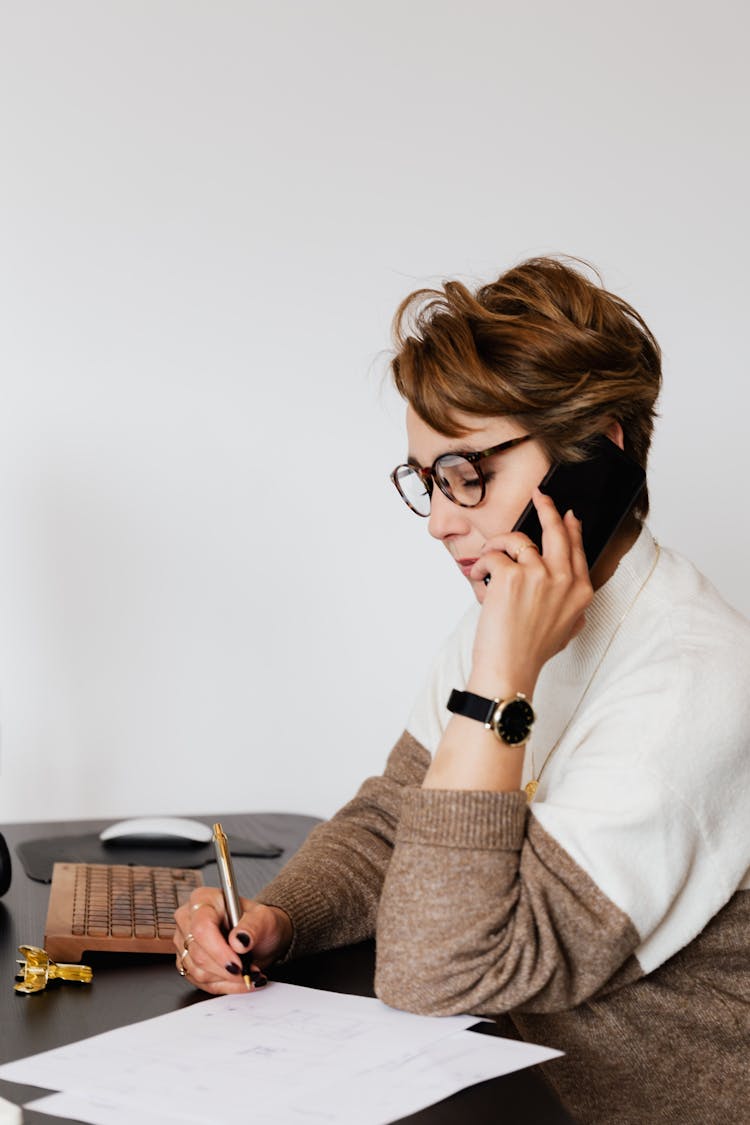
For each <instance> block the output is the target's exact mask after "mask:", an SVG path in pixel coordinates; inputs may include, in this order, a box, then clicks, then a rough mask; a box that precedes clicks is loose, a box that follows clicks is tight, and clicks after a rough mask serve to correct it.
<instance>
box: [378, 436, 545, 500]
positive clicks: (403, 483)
mask: <svg viewBox="0 0 750 1125" xmlns="http://www.w3.org/2000/svg"><path fill="white" fill-rule="evenodd" d="M533 436H534V435H533V434H524V435H523V436H522V437H516V438H511V439H510V441H501V442H500V444H499V445H492V446H490V448H489V449H483V450H482V452H481V453H442V454H441V455H440V456H439V457H436V458H435V460H434V461H433V462H432V464H431V465H430V466H429V468H427V469H420V468H419V467H418V466H417V465H408V464H407V465H397V466H396V468H395V469H394V470H393V472H392V473H391V480H392V481H393V483H394V485H395V486H396V489H397V490H398V494H399V496H400V497H401V499H402V500H403V501H404V503H405V504H406V505H407V506H408V507H409V508H411V510H412V512H416V514H417V515H418V516H429V514H430V502H431V499H432V489H433V483H434V484H436V485H437V486H438V488H439V489H440V491H441V492H442V493H443V496H447V497H448V499H449V500H452V501H453V503H454V504H458V505H459V506H460V507H461V508H476V506H477V504H481V503H482V501H483V500H484V495H485V492H486V491H487V484H486V481H485V479H484V476H483V475H482V470H481V468H480V466H479V462H480V461H483V460H484V458H485V457H491V456H492V454H493V453H504V452H505V450H506V449H514V448H515V446H517V445H521V444H522V442H524V441H529V439H530V438H532V437H533Z"/></svg>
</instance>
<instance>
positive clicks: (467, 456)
mask: <svg viewBox="0 0 750 1125" xmlns="http://www.w3.org/2000/svg"><path fill="white" fill-rule="evenodd" d="M533 437H534V434H523V435H522V436H521V437H515V438H510V440H509V441H501V442H500V444H499V445H491V446H490V448H489V449H483V450H482V451H481V452H480V453H463V452H461V451H460V450H458V449H457V450H455V451H452V452H450V453H441V454H440V456H439V457H436V458H435V460H434V461H433V462H432V464H431V465H429V466H428V467H427V468H425V469H421V468H420V467H419V465H412V464H411V463H410V462H408V461H405V462H402V463H401V464H400V465H396V468H395V469H394V470H393V472H392V473H391V480H392V481H393V485H394V487H395V489H396V491H397V492H398V494H399V496H400V497H401V499H402V500H403V502H404V503H405V504H406V506H407V508H410V509H411V511H412V512H414V514H415V515H417V516H422V518H423V519H426V518H427V517H428V516H429V514H430V513H429V511H427V512H420V511H418V509H417V508H415V507H414V505H413V504H412V503H411V501H410V500H409V499H408V497H407V496H406V495H405V494H404V493H403V492H402V491H401V486H400V484H399V483H398V472H399V469H410V470H411V472H413V473H416V474H417V476H419V477H421V478H422V480H423V482H424V486H425V489H426V490H427V495H428V497H429V498H430V501H432V489H433V484H437V486H438V488H439V489H440V491H441V492H442V494H443V496H447V497H448V499H449V500H450V501H451V503H453V504H457V505H458V506H459V508H476V507H477V505H478V504H481V503H482V501H483V500H484V497H485V493H486V491H487V485H486V482H485V479H484V475H483V473H482V469H481V466H480V465H479V462H480V461H482V460H484V458H485V457H491V456H492V455H493V454H494V453H504V452H505V451H506V450H507V449H514V448H515V447H516V446H517V445H522V444H523V442H525V441H530V440H531V438H533ZM449 457H450V458H453V457H463V458H464V460H465V461H468V462H469V464H470V465H471V466H472V468H473V469H474V472H475V473H476V474H477V477H478V478H479V483H480V486H481V495H480V496H479V498H478V499H477V500H475V501H474V503H472V504H463V503H462V502H461V501H460V500H457V499H456V497H455V496H454V495H453V494H452V492H451V490H450V488H449V487H448V485H447V483H446V482H445V481H444V480H441V478H440V477H439V476H438V474H437V472H436V470H437V468H438V466H439V465H440V462H441V461H443V460H445V459H447V458H449ZM431 506H432V504H430V507H431Z"/></svg>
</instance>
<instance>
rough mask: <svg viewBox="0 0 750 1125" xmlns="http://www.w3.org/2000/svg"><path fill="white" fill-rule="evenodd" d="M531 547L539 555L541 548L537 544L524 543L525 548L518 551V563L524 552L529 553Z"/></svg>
mask: <svg viewBox="0 0 750 1125" xmlns="http://www.w3.org/2000/svg"><path fill="white" fill-rule="evenodd" d="M529 547H533V548H534V550H535V551H536V552H537V554H538V553H539V548H538V547H537V545H536V543H524V545H523V547H521V548H520V549H519V550H518V551H516V562H518V560H519V559H520V557H521V555H522V554H523V553H524V551H528V549H529Z"/></svg>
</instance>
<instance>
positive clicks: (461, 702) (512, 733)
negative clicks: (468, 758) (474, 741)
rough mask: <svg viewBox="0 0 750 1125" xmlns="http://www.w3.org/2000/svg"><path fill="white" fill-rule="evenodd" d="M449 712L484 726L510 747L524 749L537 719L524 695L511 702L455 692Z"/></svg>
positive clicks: (520, 693) (452, 694)
mask: <svg viewBox="0 0 750 1125" xmlns="http://www.w3.org/2000/svg"><path fill="white" fill-rule="evenodd" d="M448 710H449V711H452V712H453V714H454V715H463V716H464V717H465V718H467V719H476V720H477V722H478V723H484V725H485V727H486V729H487V730H491V731H493V732H494V733H495V734H496V735H497V737H498V738H499V739H500V741H501V742H502V743H504V744H505V745H506V746H523V744H524V742H527V741H528V740H529V738H530V737H531V728H532V726H533V724H534V719H535V718H536V715H535V714H534V710H533V708H532V706H531V704H530V703H529V701H528V699H527V698H526V696H525V695H524V694H523V692H520V691H518V692H516V694H515V695H513V696H511V697H510V698H509V699H485V697H484V696H483V695H475V694H474V692H473V691H455V689H454V690H453V691H452V692H451V694H450V699H449V700H448Z"/></svg>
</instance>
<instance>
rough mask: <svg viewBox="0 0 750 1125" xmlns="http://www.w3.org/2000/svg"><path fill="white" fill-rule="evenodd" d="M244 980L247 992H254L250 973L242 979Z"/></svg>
mask: <svg viewBox="0 0 750 1125" xmlns="http://www.w3.org/2000/svg"><path fill="white" fill-rule="evenodd" d="M242 979H243V980H244V982H245V984H246V985H247V991H248V992H252V990H253V982H252V981H251V980H250V976H249V974H248V973H245V975H244V976H243V978H242Z"/></svg>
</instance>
